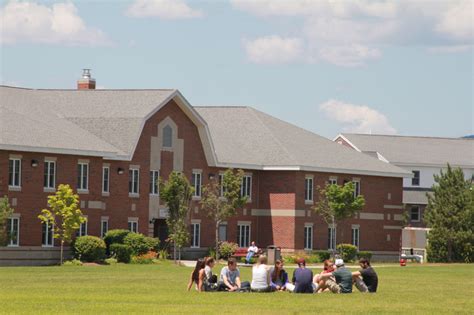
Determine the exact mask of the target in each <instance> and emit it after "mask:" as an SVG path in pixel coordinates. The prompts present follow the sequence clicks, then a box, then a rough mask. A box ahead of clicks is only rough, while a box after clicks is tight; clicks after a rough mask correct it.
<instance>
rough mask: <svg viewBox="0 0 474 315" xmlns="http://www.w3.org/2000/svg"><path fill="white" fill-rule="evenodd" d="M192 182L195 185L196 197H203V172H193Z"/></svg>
mask: <svg viewBox="0 0 474 315" xmlns="http://www.w3.org/2000/svg"><path fill="white" fill-rule="evenodd" d="M191 182H192V185H193V187H194V197H201V185H202V178H201V173H200V172H193V176H192V178H191Z"/></svg>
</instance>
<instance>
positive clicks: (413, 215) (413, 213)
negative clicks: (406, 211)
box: [410, 206, 420, 222]
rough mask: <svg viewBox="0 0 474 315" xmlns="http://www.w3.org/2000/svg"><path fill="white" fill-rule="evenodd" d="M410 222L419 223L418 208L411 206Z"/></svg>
mask: <svg viewBox="0 0 474 315" xmlns="http://www.w3.org/2000/svg"><path fill="white" fill-rule="evenodd" d="M410 221H411V222H420V206H411V208H410Z"/></svg>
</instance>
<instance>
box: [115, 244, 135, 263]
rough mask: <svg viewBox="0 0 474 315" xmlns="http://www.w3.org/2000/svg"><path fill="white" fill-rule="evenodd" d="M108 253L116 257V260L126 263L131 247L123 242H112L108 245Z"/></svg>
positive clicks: (128, 259)
mask: <svg viewBox="0 0 474 315" xmlns="http://www.w3.org/2000/svg"><path fill="white" fill-rule="evenodd" d="M110 253H111V254H112V255H113V256H114V257H115V258H117V261H118V262H122V263H126V264H128V263H129V262H130V258H131V256H132V249H131V248H130V246H128V245H124V244H112V245H110Z"/></svg>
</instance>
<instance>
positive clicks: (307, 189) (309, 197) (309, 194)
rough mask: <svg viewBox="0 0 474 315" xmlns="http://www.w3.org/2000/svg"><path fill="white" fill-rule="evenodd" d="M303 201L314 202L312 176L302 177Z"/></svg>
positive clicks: (306, 202)
mask: <svg viewBox="0 0 474 315" xmlns="http://www.w3.org/2000/svg"><path fill="white" fill-rule="evenodd" d="M304 202H305V204H313V203H314V177H313V176H306V177H305V179H304Z"/></svg>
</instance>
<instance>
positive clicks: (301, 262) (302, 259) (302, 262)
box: [296, 258, 306, 265]
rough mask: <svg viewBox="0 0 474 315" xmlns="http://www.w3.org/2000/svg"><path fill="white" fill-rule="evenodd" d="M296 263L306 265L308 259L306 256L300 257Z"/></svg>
mask: <svg viewBox="0 0 474 315" xmlns="http://www.w3.org/2000/svg"><path fill="white" fill-rule="evenodd" d="M296 263H297V264H298V265H305V264H306V261H305V260H304V258H298V260H297V261H296Z"/></svg>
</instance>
